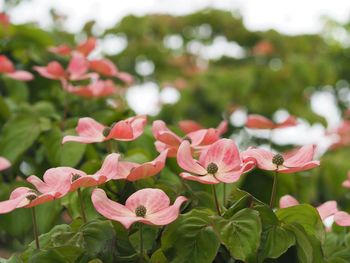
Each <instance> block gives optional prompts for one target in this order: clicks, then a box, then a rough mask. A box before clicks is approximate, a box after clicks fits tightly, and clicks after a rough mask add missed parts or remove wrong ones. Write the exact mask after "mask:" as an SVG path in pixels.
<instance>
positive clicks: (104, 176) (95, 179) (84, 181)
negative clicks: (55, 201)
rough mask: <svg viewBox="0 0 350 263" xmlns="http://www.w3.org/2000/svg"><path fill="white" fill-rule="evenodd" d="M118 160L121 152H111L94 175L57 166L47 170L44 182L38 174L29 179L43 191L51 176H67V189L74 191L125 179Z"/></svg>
mask: <svg viewBox="0 0 350 263" xmlns="http://www.w3.org/2000/svg"><path fill="white" fill-rule="evenodd" d="M118 160H119V154H116V153H112V154H109V155H108V156H107V157H106V159H105V160H104V162H103V164H102V167H101V169H100V170H98V171H97V172H96V173H94V174H92V175H88V174H86V173H85V172H83V171H80V170H77V169H74V168H71V167H57V168H51V169H49V170H47V171H46V172H45V174H44V182H43V181H42V180H40V179H39V178H38V177H36V176H30V177H29V178H28V179H27V181H28V182H30V183H31V184H33V185H34V186H35V187H36V188H37V189H38V190H39V191H40V192H42V191H45V189H46V187H47V185H48V184H50V182H51V181H50V180H51V178H57V177H62V178H67V179H66V180H64V182H65V183H66V184H67V185H66V186H65V189H68V192H72V191H75V190H76V189H78V188H80V187H92V186H97V185H101V184H104V183H105V182H107V181H109V180H111V179H114V180H118V179H124V178H122V177H121V176H120V175H119V174H118ZM68 192H67V193H68Z"/></svg>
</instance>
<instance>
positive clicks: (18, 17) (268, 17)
mask: <svg viewBox="0 0 350 263" xmlns="http://www.w3.org/2000/svg"><path fill="white" fill-rule="evenodd" d="M2 6H3V0H0V8H2ZM51 7H55V8H56V9H57V10H58V11H60V12H62V13H63V14H67V15H68V17H69V19H68V24H67V28H68V29H69V30H71V31H77V30H79V29H80V28H81V26H82V25H83V24H84V22H85V21H87V20H89V19H96V20H97V21H98V24H99V25H100V26H101V27H109V26H112V25H114V23H115V22H117V21H119V20H120V19H121V18H122V17H123V16H125V15H127V14H130V13H133V14H136V15H143V14H145V13H150V12H153V13H154V12H163V13H164V12H166V13H173V14H186V13H190V12H193V11H195V10H198V9H202V8H205V7H216V8H224V9H226V10H232V11H234V10H239V11H240V13H241V14H242V16H243V18H244V22H245V24H246V26H247V27H248V28H249V29H252V30H266V29H270V28H274V29H277V30H279V31H281V32H284V33H289V34H297V33H312V32H317V31H319V30H320V29H321V25H322V23H320V17H321V16H323V15H327V16H331V17H333V18H335V19H337V20H339V21H346V20H347V19H348V18H349V14H350V1H349V0H332V1H330V0H143V1H141V0H127V1H121V0H32V1H29V2H26V1H25V2H23V3H22V4H21V5H20V6H19V7H17V8H16V9H15V10H13V11H12V12H11V18H12V21H14V22H15V23H23V22H27V21H38V22H39V23H40V25H42V26H47V25H49V23H50V19H49V13H48V11H49V9H50V8H51Z"/></svg>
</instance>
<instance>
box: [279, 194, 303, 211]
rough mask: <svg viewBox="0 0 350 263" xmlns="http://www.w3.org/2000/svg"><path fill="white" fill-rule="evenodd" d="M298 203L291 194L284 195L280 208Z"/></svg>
mask: <svg viewBox="0 0 350 263" xmlns="http://www.w3.org/2000/svg"><path fill="white" fill-rule="evenodd" d="M298 204H299V202H298V200H297V199H295V198H294V197H293V196H291V195H284V196H282V197H281V199H280V208H287V207H291V206H295V205H298Z"/></svg>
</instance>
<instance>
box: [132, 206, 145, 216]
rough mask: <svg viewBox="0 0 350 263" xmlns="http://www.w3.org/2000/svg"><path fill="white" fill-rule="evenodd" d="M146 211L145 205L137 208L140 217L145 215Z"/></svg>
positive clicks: (136, 212)
mask: <svg viewBox="0 0 350 263" xmlns="http://www.w3.org/2000/svg"><path fill="white" fill-rule="evenodd" d="M146 212H147V209H146V207H144V206H143V205H140V206H138V207H136V209H135V214H136V216H139V217H145V215H146Z"/></svg>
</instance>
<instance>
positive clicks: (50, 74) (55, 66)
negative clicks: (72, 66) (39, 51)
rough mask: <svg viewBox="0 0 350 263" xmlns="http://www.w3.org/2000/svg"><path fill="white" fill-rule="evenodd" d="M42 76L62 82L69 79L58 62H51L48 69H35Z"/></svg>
mask: <svg viewBox="0 0 350 263" xmlns="http://www.w3.org/2000/svg"><path fill="white" fill-rule="evenodd" d="M33 68H34V70H36V71H37V72H38V73H39V74H40V75H41V76H43V77H44V78H47V79H54V80H62V79H66V78H67V77H68V74H67V73H66V71H65V70H64V68H63V67H62V66H61V64H60V63H58V62H57V61H51V62H50V63H49V64H47V66H46V67H39V66H35V67H33Z"/></svg>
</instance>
